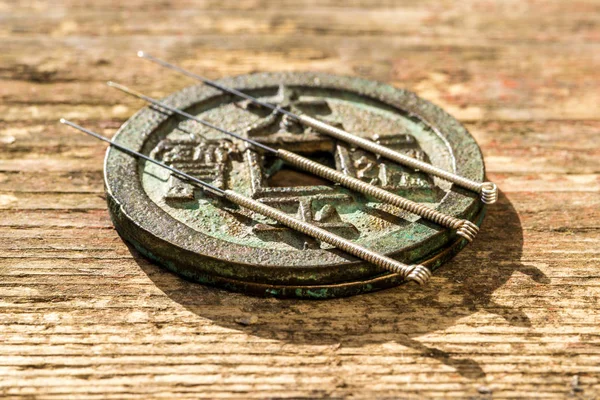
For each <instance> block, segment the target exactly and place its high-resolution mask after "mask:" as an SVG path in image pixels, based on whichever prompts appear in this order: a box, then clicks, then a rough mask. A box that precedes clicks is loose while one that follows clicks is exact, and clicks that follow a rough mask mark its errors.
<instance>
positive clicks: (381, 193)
mask: <svg viewBox="0 0 600 400" xmlns="http://www.w3.org/2000/svg"><path fill="white" fill-rule="evenodd" d="M108 85H109V86H110V87H113V88H115V89H118V90H120V91H122V92H125V93H127V94H129V95H131V96H134V97H137V98H139V99H142V100H144V101H147V102H148V103H150V104H153V105H154V106H156V107H160V108H163V109H165V110H168V111H171V112H173V113H176V114H179V115H182V116H184V117H186V118H189V119H191V120H193V121H196V122H199V123H200V124H203V125H206V126H208V127H210V128H213V129H216V130H218V131H219V132H221V133H224V134H226V135H229V136H233V137H235V138H237V139H240V140H243V141H245V142H247V143H250V144H251V145H253V146H257V147H260V148H262V149H264V150H266V151H268V152H271V153H273V154H275V155H276V156H277V157H279V158H281V159H282V160H284V161H286V162H287V163H289V164H291V165H293V166H295V167H297V168H300V169H301V170H304V171H307V172H310V173H311V174H315V175H318V176H320V177H321V178H325V179H328V180H330V181H332V182H335V183H339V184H341V185H342V186H345V187H347V188H349V189H352V190H354V191H356V192H359V193H362V194H366V195H370V196H372V197H374V198H376V199H379V200H381V201H383V202H386V203H388V204H393V205H395V206H397V207H400V208H402V209H404V210H407V211H409V212H411V213H413V214H417V215H419V216H421V217H423V218H425V219H427V220H429V221H433V222H435V223H436V224H439V225H441V226H445V227H448V228H451V229H456V233H457V234H458V235H459V236H462V237H464V238H465V239H467V240H468V241H469V242H471V241H473V239H475V236H476V235H477V233H478V232H479V227H477V225H475V224H474V223H472V222H471V221H469V220H466V219H459V218H455V217H453V216H451V215H447V214H444V213H441V212H439V211H437V210H434V209H432V208H429V207H427V206H425V205H423V204H419V203H417V202H414V201H412V200H409V199H406V198H404V197H402V196H399V195H396V194H394V193H390V192H388V191H387V190H385V189H382V188H379V187H377V186H374V185H371V184H369V183H366V182H363V181H361V180H360V179H357V178H354V177H351V176H348V175H346V174H344V173H342V172H340V171H338V170H335V169H333V168H329V167H326V166H324V165H322V164H319V163H317V162H315V161H313V160H311V159H308V158H306V157H302V156H301V155H298V154H295V153H292V152H290V151H287V150H284V149H278V150H276V149H273V148H271V147H268V146H265V145H263V144H261V143H259V142H256V141H254V140H252V139H249V138H247V137H244V136H240V135H238V134H236V133H233V132H230V131H228V130H226V129H223V128H219V127H218V126H216V125H213V124H211V123H209V122H207V121H205V120H203V119H200V118H198V117H196V116H194V115H192V114H189V113H186V112H185V111H182V110H180V109H178V108H175V107H171V106H169V105H167V104H165V103H163V102H161V101H158V100H156V99H153V98H152V97H149V96H146V95H144V94H142V93H139V92H137V91H135V90H133V89H130V88H128V87H126V86H123V85H119V84H118V83H114V82H108Z"/></svg>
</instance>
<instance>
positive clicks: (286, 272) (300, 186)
mask: <svg viewBox="0 0 600 400" xmlns="http://www.w3.org/2000/svg"><path fill="white" fill-rule="evenodd" d="M220 82H221V83H223V84H225V85H227V86H230V87H235V88H237V89H239V90H242V91H245V92H247V93H249V94H251V95H253V96H257V97H259V98H260V99H261V100H264V101H268V102H271V103H275V104H278V105H280V106H281V107H282V108H285V109H286V110H290V111H293V112H295V113H305V114H308V115H310V116H313V117H315V118H318V119H320V120H322V121H324V122H327V123H329V124H332V125H334V126H337V127H341V128H343V129H345V130H347V131H348V132H351V133H354V134H356V135H360V136H362V137H366V138H369V139H372V140H374V141H376V142H378V143H380V144H382V145H385V146H388V147H390V148H393V149H396V150H398V151H401V152H403V153H406V154H409V155H411V156H412V157H416V158H419V159H422V160H425V161H427V162H430V163H432V164H433V165H435V166H438V167H441V168H443V169H446V170H449V171H454V172H456V173H458V174H459V175H463V176H465V177H468V178H470V179H473V180H477V181H482V180H483V178H484V166H483V160H482V156H481V152H480V150H479V147H478V146H477V144H476V143H475V141H474V140H473V138H472V137H471V136H470V135H469V133H468V132H467V131H466V130H465V128H464V127H463V126H462V125H460V123H458V122H457V121H456V120H455V119H454V118H452V117H451V116H450V115H448V114H447V113H446V112H444V111H443V110H441V109H440V108H438V107H436V106H434V105H433V104H431V103H429V102H427V101H425V100H423V99H420V98H419V97H417V96H416V95H414V94H413V93H410V92H407V91H404V90H399V89H395V88H393V87H391V86H388V85H385V84H381V83H377V82H371V81H366V80H363V79H357V78H350V77H341V76H334V75H326V74H317V73H270V74H254V75H245V76H239V77H235V78H231V79H224V80H222V81H220ZM164 102H165V103H167V104H168V105H170V106H172V107H177V108H179V109H182V110H185V111H187V112H188V113H191V114H193V115H197V116H198V117H199V118H202V119H204V120H207V121H209V122H212V123H213V124H216V125H218V126H220V127H222V128H225V129H228V130H230V131H234V132H236V133H239V134H243V135H246V136H248V137H250V138H252V139H254V140H256V141H258V142H261V143H264V144H267V145H269V146H271V147H276V148H284V149H286V150H290V151H293V152H296V153H299V154H302V155H304V156H306V157H309V158H311V159H313V160H316V161H318V162H320V163H322V164H325V165H328V166H330V167H332V168H337V169H338V170H340V171H343V172H344V173H346V174H348V175H351V176H354V177H357V178H359V179H362V180H364V181H365V182H369V183H371V184H374V185H378V186H381V187H383V188H385V189H386V190H389V191H391V192H394V193H396V194H399V195H402V196H405V197H407V198H409V199H412V200H415V201H418V202H421V203H423V204H427V205H429V206H431V207H435V208H436V209H437V210H439V211H441V212H444V213H448V214H450V215H453V216H456V217H460V218H466V219H469V220H471V221H474V222H475V223H477V224H479V223H480V222H481V219H482V217H483V211H484V208H483V206H482V205H481V203H480V201H479V200H478V196H477V195H476V194H475V193H469V192H466V191H462V190H460V189H458V188H455V187H452V186H451V184H449V183H448V182H445V181H442V180H439V179H437V178H433V177H431V176H428V175H426V174H424V173H421V172H419V171H414V170H410V169H408V168H405V167H402V166H400V165H397V164H395V163H393V162H389V161H387V160H385V159H380V158H378V157H376V156H375V155H373V154H371V153H367V152H365V151H363V150H361V149H356V148H353V147H351V146H349V145H347V144H346V143H343V142H338V141H336V140H334V139H332V138H330V137H328V136H325V135H321V134H319V133H318V132H314V131H312V130H311V129H310V128H307V127H305V126H302V125H299V124H298V123H296V122H295V121H293V120H291V119H288V118H286V117H283V116H281V115H279V114H275V113H273V112H271V110H266V109H262V108H257V107H255V106H254V105H253V104H251V103H248V102H246V101H240V100H239V99H238V98H234V97H233V96H231V95H228V94H224V93H222V92H220V91H218V90H215V89H212V88H210V87H207V86H202V85H201V86H194V87H189V88H186V89H184V90H182V91H180V92H177V93H175V94H173V95H171V96H169V97H167V98H166V99H164ZM114 140H115V141H116V142H118V143H121V144H123V145H126V146H128V147H130V148H132V149H134V150H137V151H140V152H142V153H144V154H147V155H149V156H151V157H154V158H156V159H159V160H162V161H163V162H165V163H167V164H169V165H171V166H173V167H175V168H178V169H181V170H183V171H184V172H187V173H189V174H191V175H193V176H195V177H197V178H200V179H203V180H206V181H208V182H211V183H212V184H213V185H215V186H218V187H220V188H223V189H232V190H235V191H237V192H240V193H242V194H245V195H248V196H251V197H253V198H255V199H258V200H260V201H261V202H263V203H265V204H268V205H270V206H272V207H276V208H278V209H280V210H283V211H285V212H286V213H289V214H290V215H294V216H296V217H297V218H299V219H302V220H304V221H308V222H310V223H312V224H315V225H317V226H319V227H322V228H324V229H327V230H329V231H331V232H334V233H336V234H338V235H340V236H343V237H345V238H348V239H350V240H352V241H354V242H356V243H359V244H361V245H363V246H365V247H367V248H369V249H372V250H375V251H377V252H380V253H383V254H386V255H389V256H391V257H394V258H396V259H399V260H401V261H403V262H406V263H417V262H419V263H424V264H425V265H427V266H429V267H430V268H432V269H435V268H437V267H438V266H439V265H441V264H442V263H443V262H444V261H445V260H447V259H448V258H450V257H451V256H453V255H454V254H456V252H457V251H459V250H460V249H461V248H462V247H463V246H464V245H466V241H465V240H463V239H461V238H460V237H458V236H456V234H455V233H454V232H452V231H450V230H449V229H446V228H442V227H440V226H437V225H435V224H433V223H430V222H427V221H425V220H423V219H421V218H420V217H418V216H416V215H413V214H410V213H406V212H404V211H402V210H400V209H398V208H396V207H394V206H390V205H387V204H381V203H380V202H378V201H375V200H373V199H369V198H365V197H364V196H362V195H360V194H358V193H354V192H352V191H350V190H347V189H345V188H343V187H340V186H337V185H333V184H332V183H331V182H328V181H324V180H322V179H320V178H318V177H315V176H311V175H309V174H307V173H304V172H302V171H298V170H295V169H293V168H291V167H289V166H288V165H286V164H284V163H283V162H281V160H279V159H276V158H274V157H272V156H271V155H264V154H262V153H261V152H260V151H257V150H255V149H252V148H249V147H248V146H247V145H246V144H245V143H244V142H242V141H240V140H236V139H232V138H230V137H227V136H225V135H223V134H221V133H219V132H217V131H215V130H211V129H209V128H207V127H204V126H202V125H200V124H198V123H197V122H194V121H190V120H186V119H184V118H180V117H179V116H175V115H172V113H169V112H166V111H161V110H158V109H156V108H152V107H148V108H144V109H142V110H141V111H139V112H138V113H137V114H136V115H134V116H133V117H132V118H131V119H130V120H128V121H127V122H126V123H125V124H124V125H123V126H122V127H121V129H120V130H119V132H118V133H117V135H116V136H115V138H114ZM105 182H106V191H107V194H108V196H107V198H108V203H109V207H110V213H111V216H112V219H113V222H114V224H115V226H116V228H117V230H118V231H119V233H120V234H121V235H122V236H123V237H124V238H125V239H126V240H127V241H128V242H130V243H131V244H133V246H135V248H136V249H137V250H138V251H140V252H141V253H142V254H144V255H145V256H147V257H149V258H151V259H152V260H154V261H156V262H158V263H159V264H161V265H163V266H165V267H166V268H168V269H170V270H172V271H173V272H176V273H178V274H181V275H183V276H185V277H187V278H190V279H193V280H195V281H198V282H201V283H206V284H212V285H218V286H221V287H225V288H227V289H231V290H237V291H243V292H247V293H253V294H259V295H275V296H297V297H310V298H329V297H335V296H345V295H352V294H356V293H361V292H368V291H373V290H377V289H381V288H384V287H389V286H394V285H397V284H399V283H401V279H400V278H398V277H397V276H395V275H390V274H388V273H387V272H384V271H381V270H379V269H378V268H377V267H375V266H373V265H370V264H367V263H365V262H363V261H361V260H358V259H356V258H354V257H352V256H350V255H348V254H346V253H344V252H341V251H339V250H337V249H334V248H330V247H327V246H324V245H323V244H321V243H318V242H317V241H315V240H314V239H311V238H309V237H306V236H304V235H302V234H300V233H297V232H295V231H292V230H290V229H288V228H286V227H284V226H281V225H279V224H277V223H275V222H274V221H271V220H269V219H267V218H264V217H262V216H261V215H256V214H254V213H252V212H250V211H248V210H246V209H243V208H239V207H237V206H234V205H233V204H231V203H229V202H227V201H226V200H223V199H220V198H217V197H215V196H214V195H211V194H208V193H206V192H204V191H203V190H202V189H201V188H198V187H195V186H192V185H191V184H190V183H189V182H186V181H184V180H181V179H180V178H178V177H177V176H175V175H173V174H172V173H170V172H169V171H167V170H165V169H164V168H161V167H160V166H157V165H154V164H151V163H148V162H144V161H143V160H138V159H135V158H133V157H131V156H129V155H127V154H124V153H122V152H121V151H119V150H117V149H114V148H109V149H108V151H107V154H106V160H105ZM475 240H477V239H475Z"/></svg>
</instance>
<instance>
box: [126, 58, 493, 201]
mask: <svg viewBox="0 0 600 400" xmlns="http://www.w3.org/2000/svg"><path fill="white" fill-rule="evenodd" d="M137 55H138V57H140V58H144V59H146V60H148V61H151V62H153V63H155V64H158V65H160V66H162V67H165V68H168V69H171V70H174V71H177V72H179V73H181V74H183V75H186V76H188V77H190V78H193V79H196V80H198V81H200V82H202V83H204V84H205V85H207V86H210V87H213V88H215V89H218V90H221V91H223V92H227V93H230V94H233V95H235V96H238V97H241V98H243V99H246V100H248V101H250V102H252V103H254V104H257V105H259V106H261V107H265V108H269V109H271V110H273V111H275V112H277V113H280V114H283V115H286V116H287V117H289V118H291V119H292V120H294V121H297V122H300V123H302V124H304V125H306V126H309V127H311V128H313V129H315V130H316V131H318V132H320V133H323V134H326V135H329V136H332V137H334V138H336V139H339V140H342V141H345V142H348V143H351V144H353V145H355V146H357V147H360V148H362V149H364V150H367V151H370V152H372V153H375V154H379V155H380V156H382V157H384V158H387V159H390V160H392V161H396V162H397V163H399V164H402V165H405V166H407V167H410V168H414V169H418V170H420V171H423V172H426V173H428V174H430V175H434V176H437V177H439V178H441V179H443V180H446V181H449V182H452V183H455V184H456V185H458V186H461V187H463V188H465V189H468V190H471V191H473V192H476V193H479V194H480V195H481V201H482V202H483V203H485V204H493V203H495V202H496V201H497V200H498V188H497V186H496V184H494V183H492V182H477V181H474V180H472V179H469V178H466V177H463V176H460V175H457V174H455V173H452V172H449V171H446V170H444V169H441V168H438V167H436V166H433V165H431V164H429V163H426V162H424V161H420V160H417V159H416V158H413V157H410V156H407V155H405V154H402V153H400V152H398V151H395V150H392V149H390V148H389V147H385V146H382V145H380V144H378V143H375V142H373V141H372V140H368V139H365V138H362V137H359V136H356V135H353V134H351V133H349V132H346V131H345V130H343V129H339V128H336V127H334V126H331V125H329V124H327V123H325V122H323V121H320V120H318V119H316V118H313V117H310V116H308V115H306V114H300V115H298V114H295V113H293V112H291V111H288V110H285V109H283V108H281V107H279V106H277V105H274V104H271V103H268V102H264V101H261V100H259V99H257V98H256V97H253V96H250V95H248V94H246V93H244V92H240V91H239V90H237V89H233V88H229V87H227V86H223V85H221V84H220V83H218V82H215V81H213V80H211V79H208V78H205V77H203V76H200V75H198V74H195V73H193V72H190V71H187V70H185V69H183V68H181V67H178V66H176V65H174V64H171V63H169V62H167V61H164V60H161V59H158V58H156V57H153V56H151V55H149V54H147V53H145V52H143V51H138V53H137Z"/></svg>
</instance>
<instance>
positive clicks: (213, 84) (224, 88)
mask: <svg viewBox="0 0 600 400" xmlns="http://www.w3.org/2000/svg"><path fill="white" fill-rule="evenodd" d="M137 55H138V57H140V58H145V59H146V60H148V61H152V62H153V63H155V64H158V65H162V66H163V67H165V68H169V69H172V70H174V71H177V72H179V73H181V74H183V75H186V76H188V77H190V78H193V79H196V80H199V81H201V82H202V83H204V84H205V85H208V86H211V87H214V88H215V89H219V90H221V91H223V92H228V93H231V94H234V95H236V96H239V97H241V98H244V99H246V100H249V101H251V102H253V103H255V104H258V105H260V106H262V107H266V108H270V109H271V110H273V111H277V112H279V113H281V114H285V115H287V116H288V117H291V118H293V119H295V120H298V116H297V115H295V114H294V113H291V112H289V111H287V110H284V109H283V108H281V107H279V106H276V105H274V104H271V103H267V102H265V101H261V100H259V99H257V98H256V97H253V96H250V95H249V94H246V93H244V92H240V91H239V90H236V89H232V88H228V87H227V86H223V85H221V84H219V83H217V82H215V81H213V80H211V79H208V78H205V77H203V76H200V75H197V74H194V73H193V72H190V71H187V70H185V69H183V68H181V67H178V66H177V65H173V64H171V63H169V62H166V61H164V60H161V59H158V58H156V57H152V56H151V55H150V54H147V53H144V52H143V51H141V50H140V51H138V52H137Z"/></svg>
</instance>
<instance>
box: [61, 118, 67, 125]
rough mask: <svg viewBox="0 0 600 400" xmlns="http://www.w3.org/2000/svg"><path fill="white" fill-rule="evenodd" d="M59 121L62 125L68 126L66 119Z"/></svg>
mask: <svg viewBox="0 0 600 400" xmlns="http://www.w3.org/2000/svg"><path fill="white" fill-rule="evenodd" d="M59 121H60V123H61V124H66V123H67V120H66V119H64V118H61V119H59Z"/></svg>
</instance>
